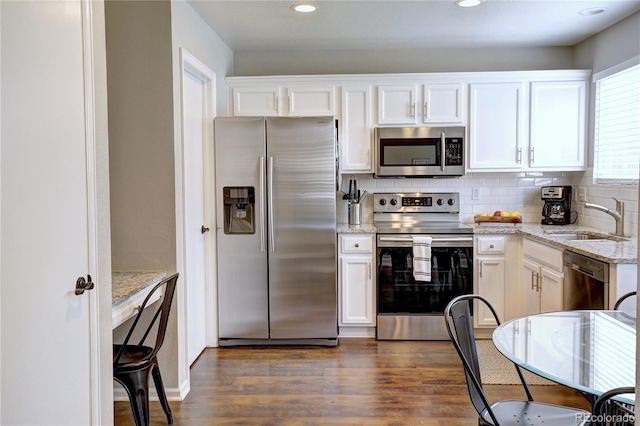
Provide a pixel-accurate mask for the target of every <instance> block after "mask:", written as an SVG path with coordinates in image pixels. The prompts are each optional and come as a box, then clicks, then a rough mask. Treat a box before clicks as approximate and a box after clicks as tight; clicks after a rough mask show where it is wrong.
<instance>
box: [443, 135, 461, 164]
mask: <svg viewBox="0 0 640 426" xmlns="http://www.w3.org/2000/svg"><path fill="white" fill-rule="evenodd" d="M463 149H464V143H463V139H462V138H446V140H445V153H444V155H445V157H444V158H445V164H446V165H447V166H462V165H464V162H463V160H462V158H463V157H462V152H463Z"/></svg>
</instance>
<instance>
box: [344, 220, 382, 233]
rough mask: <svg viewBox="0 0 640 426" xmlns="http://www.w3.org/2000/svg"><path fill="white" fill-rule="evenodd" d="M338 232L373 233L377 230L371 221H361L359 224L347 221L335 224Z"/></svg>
mask: <svg viewBox="0 0 640 426" xmlns="http://www.w3.org/2000/svg"><path fill="white" fill-rule="evenodd" d="M337 231H338V234H375V233H376V232H378V230H377V229H376V226H375V225H374V224H373V223H363V224H361V225H349V224H348V223H339V224H338V225H337Z"/></svg>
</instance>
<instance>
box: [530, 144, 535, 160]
mask: <svg viewBox="0 0 640 426" xmlns="http://www.w3.org/2000/svg"><path fill="white" fill-rule="evenodd" d="M530 153H531V159H530V160H529V161H530V162H531V164H533V163H535V158H534V157H535V153H536V149H535V147H533V146H532V147H531V150H530Z"/></svg>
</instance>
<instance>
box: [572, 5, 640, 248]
mask: <svg viewBox="0 0 640 426" xmlns="http://www.w3.org/2000/svg"><path fill="white" fill-rule="evenodd" d="M639 55H640V12H638V13H635V14H634V15H632V16H630V17H628V18H627V19H624V20H623V21H621V22H619V23H618V24H616V25H614V26H612V27H609V28H607V29H606V30H604V31H602V32H601V33H599V34H597V35H595V36H593V37H591V38H589V39H587V40H585V41H584V42H582V43H580V44H578V45H577V46H576V47H575V55H574V56H575V59H574V66H575V67H577V68H590V69H592V70H593V72H594V73H596V72H599V71H602V70H604V69H607V68H609V67H612V66H614V65H617V64H619V63H621V62H624V61H626V60H628V59H630V58H633V57H636V56H639ZM594 95H595V85H593V84H592V86H591V99H590V102H589V104H590V106H591V110H590V112H589V123H590V124H589V133H588V138H589V148H590V149H589V167H590V168H589V170H588V171H587V173H584V175H583V176H582V177H581V179H580V180H579V181H578V182H576V185H578V186H580V187H585V188H586V190H587V201H588V202H591V203H595V204H600V205H603V206H605V207H608V208H614V207H615V201H614V200H613V199H612V197H616V198H618V199H619V200H622V201H624V202H625V219H626V220H625V232H626V233H627V234H629V235H635V236H637V235H638V210H639V209H638V186H637V185H635V186H634V185H595V184H594V183H593V119H594V118H593V117H594V111H593V104H594ZM578 209H579V210H578V211H579V213H580V218H581V219H580V222H581V223H582V224H584V225H588V226H595V227H598V228H602V229H606V230H609V231H610V232H613V231H614V230H615V220H614V219H613V218H612V217H611V216H609V215H608V214H605V213H602V212H599V211H597V210H591V209H584V208H582V206H578Z"/></svg>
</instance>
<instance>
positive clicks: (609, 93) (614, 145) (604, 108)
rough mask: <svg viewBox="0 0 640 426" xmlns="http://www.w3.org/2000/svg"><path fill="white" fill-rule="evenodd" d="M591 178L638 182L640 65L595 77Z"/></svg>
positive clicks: (639, 165)
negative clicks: (592, 176)
mask: <svg viewBox="0 0 640 426" xmlns="http://www.w3.org/2000/svg"><path fill="white" fill-rule="evenodd" d="M594 136H595V155H594V171H593V172H594V180H595V182H596V183H604V184H607V183H614V184H638V180H639V177H640V65H635V66H632V67H630V68H627V69H625V70H623V71H619V72H616V73H615V74H611V75H607V76H606V77H603V78H600V79H597V80H596V105H595V135H594Z"/></svg>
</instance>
